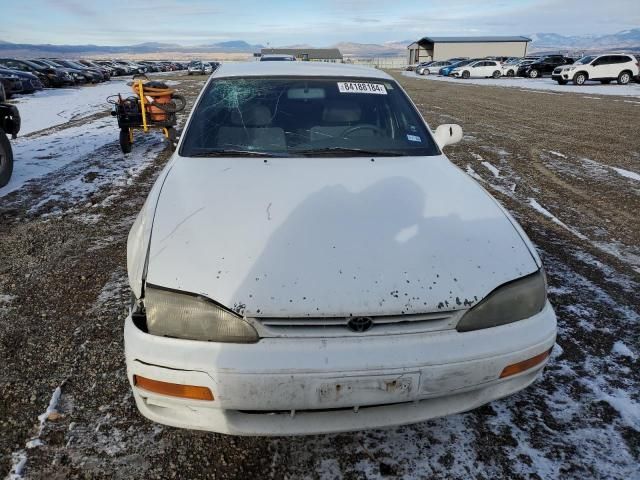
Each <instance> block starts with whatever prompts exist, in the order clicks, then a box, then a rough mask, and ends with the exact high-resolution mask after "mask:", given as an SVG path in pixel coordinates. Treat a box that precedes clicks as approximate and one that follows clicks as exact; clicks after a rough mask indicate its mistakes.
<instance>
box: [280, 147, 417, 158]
mask: <svg viewBox="0 0 640 480" xmlns="http://www.w3.org/2000/svg"><path fill="white" fill-rule="evenodd" d="M289 153H291V154H292V155H296V154H297V155H335V154H345V155H350V156H354V157H360V156H365V157H371V156H374V157H406V156H407V154H406V153H404V152H396V151H393V150H367V149H364V148H348V147H327V148H309V149H306V150H290V152H289Z"/></svg>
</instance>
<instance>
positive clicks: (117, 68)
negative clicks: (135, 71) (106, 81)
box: [96, 60, 131, 77]
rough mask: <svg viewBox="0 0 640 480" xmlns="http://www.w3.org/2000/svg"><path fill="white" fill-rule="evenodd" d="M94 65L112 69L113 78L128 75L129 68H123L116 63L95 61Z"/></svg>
mask: <svg viewBox="0 0 640 480" xmlns="http://www.w3.org/2000/svg"><path fill="white" fill-rule="evenodd" d="M96 63H97V64H98V65H102V66H105V67H109V68H112V69H113V74H114V75H115V76H118V77H120V76H122V75H127V74H128V73H130V71H131V68H129V67H127V66H124V65H119V64H117V63H116V62H111V61H109V60H96Z"/></svg>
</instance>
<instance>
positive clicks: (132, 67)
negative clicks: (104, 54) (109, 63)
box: [114, 60, 147, 75]
mask: <svg viewBox="0 0 640 480" xmlns="http://www.w3.org/2000/svg"><path fill="white" fill-rule="evenodd" d="M114 61H115V63H116V64H118V65H124V66H125V67H127V74H129V75H142V74H144V73H147V67H145V66H144V65H140V64H138V63H135V62H130V61H128V60H114Z"/></svg>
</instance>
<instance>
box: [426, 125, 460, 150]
mask: <svg viewBox="0 0 640 480" xmlns="http://www.w3.org/2000/svg"><path fill="white" fill-rule="evenodd" d="M433 136H434V137H435V139H436V143H437V144H438V146H439V147H440V148H444V147H446V146H447V145H453V144H454V143H458V142H459V141H460V140H462V127H461V126H460V125H457V124H455V123H445V124H444V125H440V126H439V127H438V128H436V131H435V132H434V134H433Z"/></svg>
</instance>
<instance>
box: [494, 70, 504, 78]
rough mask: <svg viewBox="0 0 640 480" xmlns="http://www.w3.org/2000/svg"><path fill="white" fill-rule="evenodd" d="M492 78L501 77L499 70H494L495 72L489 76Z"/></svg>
mask: <svg viewBox="0 0 640 480" xmlns="http://www.w3.org/2000/svg"><path fill="white" fill-rule="evenodd" d="M491 76H492V77H493V78H500V77H501V76H502V74H501V73H500V71H499V70H496V71H495V72H493V75H491Z"/></svg>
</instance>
